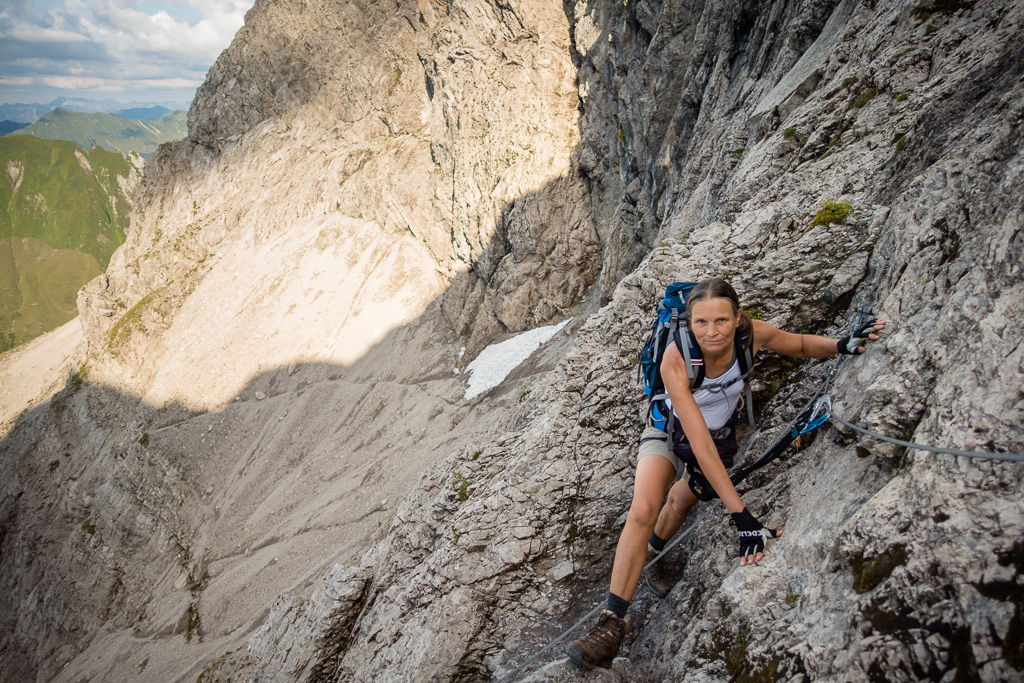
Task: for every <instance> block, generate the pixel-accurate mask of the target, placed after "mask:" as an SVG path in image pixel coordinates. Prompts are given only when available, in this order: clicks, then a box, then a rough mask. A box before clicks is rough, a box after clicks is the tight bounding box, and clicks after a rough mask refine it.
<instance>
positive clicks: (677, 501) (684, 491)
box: [666, 479, 697, 515]
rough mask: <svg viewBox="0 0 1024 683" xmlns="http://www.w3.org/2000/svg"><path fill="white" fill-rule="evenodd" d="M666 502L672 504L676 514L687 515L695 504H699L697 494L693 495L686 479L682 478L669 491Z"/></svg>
mask: <svg viewBox="0 0 1024 683" xmlns="http://www.w3.org/2000/svg"><path fill="white" fill-rule="evenodd" d="M666 504H668V505H670V506H672V510H673V511H675V513H676V514H679V515H685V514H686V513H688V512H689V511H690V508H692V507H693V506H694V505H696V504H697V496H695V495H693V491H691V490H690V486H689V484H687V483H686V480H684V479H680V480H679V481H678V482H676V484H675V486H673V487H672V489H671V490H670V491H669V492H668V500H667V501H666Z"/></svg>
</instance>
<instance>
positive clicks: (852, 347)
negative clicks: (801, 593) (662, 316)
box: [567, 278, 885, 668]
mask: <svg viewBox="0 0 1024 683" xmlns="http://www.w3.org/2000/svg"><path fill="white" fill-rule="evenodd" d="M686 308H687V310H688V311H689V327H690V331H691V332H692V340H695V341H696V343H697V347H698V349H699V352H700V353H699V355H700V357H701V358H702V359H703V364H704V371H705V379H704V380H703V382H702V383H701V385H700V387H699V388H697V389H695V390H694V391H692V392H691V390H690V380H689V378H688V375H687V370H686V361H685V360H684V358H683V351H682V350H680V348H679V346H678V345H677V343H675V342H673V343H671V344H670V345H669V346H668V348H667V349H666V350H665V355H664V358H663V360H662V362H661V377H662V379H663V380H664V383H665V387H666V389H667V392H668V396H669V399H670V406H671V410H672V413H673V417H674V418H675V419H676V420H677V423H676V425H677V426H676V428H675V430H669V431H670V432H672V433H674V434H676V435H678V436H677V438H676V439H674V441H675V442H676V443H675V444H672V443H669V436H668V433H666V431H664V430H662V429H659V428H658V427H656V426H654V425H653V424H652V423H651V419H650V417H648V422H647V426H646V428H645V429H644V432H643V434H642V436H641V439H640V452H639V457H638V460H637V466H636V475H635V480H634V484H633V502H632V504H631V505H630V507H629V514H628V515H627V517H626V524H625V526H624V527H623V529H622V533H621V535H620V536H619V543H618V546H617V548H616V550H615V560H614V563H613V565H612V578H611V585H610V587H609V592H608V602H607V605H606V608H605V609H604V610H602V612H601V614H600V616H599V618H598V622H597V625H596V626H595V627H594V628H593V629H592V630H591V631H590V633H588V634H587V635H586V636H584V637H583V638H582V639H579V640H574V641H573V642H572V643H571V644H570V645H569V647H568V648H567V651H568V654H569V656H570V657H571V658H572V659H573V660H574V661H576V662H577V663H579V664H582V665H583V666H586V667H590V668H592V667H595V666H599V667H604V668H608V667H610V666H611V664H612V661H613V660H614V659H615V655H616V653H617V652H618V651H619V647H620V646H621V645H622V641H623V638H624V637H625V635H626V632H627V631H628V630H629V622H628V621H626V610H627V609H628V608H629V604H630V600H631V599H632V597H633V593H634V591H635V590H636V587H637V583H638V582H639V580H640V576H641V574H642V573H643V567H644V565H645V564H646V563H647V561H648V558H653V557H654V556H655V555H657V554H658V553H660V552H661V551H662V550H663V549H664V547H665V544H666V543H667V542H668V540H669V539H671V538H672V536H673V535H674V534H675V533H676V531H678V530H679V528H680V527H681V526H682V525H683V522H684V521H686V516H687V514H688V513H689V511H690V508H692V507H693V506H694V504H695V503H696V502H697V497H696V496H695V495H694V493H693V491H691V490H690V486H689V485H688V483H687V482H686V481H685V480H683V479H681V475H682V473H683V471H684V468H685V467H686V465H689V466H690V468H691V470H694V469H695V470H699V472H698V475H699V476H700V475H702V476H703V478H704V479H705V480H706V481H707V482H708V483H709V484H710V485H711V486H712V487H713V488H714V490H715V492H716V493H717V494H718V496H719V497H720V498H721V499H722V502H723V503H724V504H725V506H726V508H728V510H729V513H730V515H731V517H732V524H733V525H734V526H735V527H736V531H737V532H738V534H739V541H740V565H741V566H746V565H752V564H754V563H756V562H758V561H760V560H761V558H762V556H763V553H762V551H763V550H764V538H765V536H769V537H772V538H774V537H777V536H780V535H781V534H782V530H781V529H780V530H778V531H776V530H774V529H766V528H765V527H764V526H763V525H762V524H761V523H760V522H759V521H757V519H756V518H755V517H754V516H753V515H752V514H751V513H750V512H749V511H748V510H747V509H746V508H745V507H744V505H743V501H742V500H741V499H740V497H739V494H737V493H736V489H735V487H734V486H733V484H732V481H731V479H730V478H729V473H728V472H727V471H726V467H727V465H731V464H732V455H733V454H735V453H736V451H737V445H736V435H735V430H734V428H733V427H734V424H735V419H736V413H737V408H738V406H739V401H740V396H741V394H742V393H743V386H742V384H743V383H742V382H740V381H737V378H739V377H740V375H741V370H740V362H739V361H740V359H739V358H738V357H737V356H738V353H737V350H738V349H740V350H742V348H743V345H744V344H745V345H747V346H748V347H749V348H750V350H751V352H752V354H756V353H757V352H758V351H759V350H760V349H762V348H766V349H770V350H772V351H775V352H777V353H780V354H782V355H785V356H791V357H793V358H829V357H831V356H835V355H836V354H840V353H845V354H859V353H863V352H864V344H865V343H866V342H867V341H868V340H877V339H878V338H879V336H878V334H877V333H878V332H881V331H882V330H883V329H884V328H885V322H884V321H875V320H872V321H869V322H868V323H866V324H864V325H863V326H861V327H860V329H857V330H854V331H853V334H852V335H851V336H849V337H844V338H842V339H830V338H828V337H821V336H818V335H810V334H794V333H792V332H785V331H783V330H780V329H778V328H776V327H773V326H772V325H769V324H768V323H766V322H763V321H761V320H751V318H750V316H748V315H747V314H746V312H745V311H743V310H742V309H741V308H740V305H739V297H737V295H736V291H735V290H734V289H733V288H732V286H731V285H730V284H729V283H728V282H726V281H725V280H723V279H721V278H712V279H709V280H704V281H703V282H700V283H698V284H697V285H696V286H695V287H694V288H693V290H692V291H691V292H690V296H689V298H688V300H687V307H686ZM737 335H738V337H737ZM683 338H684V339H685V335H684V337H683ZM737 339H739V341H740V344H737ZM692 340H691V343H692ZM695 360H697V361H698V362H699V359H695ZM680 427H681V429H680ZM680 431H681V432H682V434H680V433H679V432H680ZM723 458H724V459H725V460H726V462H723ZM670 487H671V488H670ZM666 491H668V497H667V500H666V498H665V492H666ZM663 500H665V502H666V504H665V505H664V506H662V501H663ZM663 566H664V565H663V563H660V562H658V563H655V564H653V565H651V567H650V568H649V569H648V571H647V572H646V580H647V583H648V585H649V586H650V588H651V590H652V591H653V592H654V593H655V595H657V596H658V597H664V596H665V595H666V594H667V593H668V591H669V590H671V588H672V586H673V585H674V584H675V582H676V579H675V578H674V577H671V576H668V575H667V574H666V572H665V571H664V568H663Z"/></svg>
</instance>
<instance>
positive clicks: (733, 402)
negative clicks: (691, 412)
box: [666, 358, 743, 432]
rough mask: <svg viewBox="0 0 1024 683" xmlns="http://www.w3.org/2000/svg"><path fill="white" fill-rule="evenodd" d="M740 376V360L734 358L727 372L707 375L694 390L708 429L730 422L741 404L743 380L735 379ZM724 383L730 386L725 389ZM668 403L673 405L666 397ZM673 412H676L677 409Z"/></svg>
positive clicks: (720, 426)
mask: <svg viewBox="0 0 1024 683" xmlns="http://www.w3.org/2000/svg"><path fill="white" fill-rule="evenodd" d="M739 376H740V362H739V360H737V359H735V358H734V359H733V361H732V365H730V366H729V368H728V369H727V370H726V371H725V372H723V373H722V374H721V375H719V376H718V377H715V378H710V377H705V378H704V381H703V382H701V385H700V387H698V388H697V389H696V390H694V392H693V400H694V401H696V402H697V407H698V408H700V414H701V415H703V416H704V422H705V423H707V425H708V431H711V432H714V431H717V430H719V429H721V428H722V427H724V426H725V425H727V424H729V419H730V418H731V417H732V415H733V413H735V412H736V406H738V405H739V403H740V396H741V395H742V394H743V382H736V381H734V380H735V379H736V378H737V377H739ZM729 382H732V384H729ZM723 384H729V386H727V387H725V388H724V389H723V388H722V385H723ZM666 403H668V405H669V406H671V405H672V401H671V400H668V399H666ZM672 413H673V414H676V411H675V409H673V410H672ZM676 417H679V416H678V415H676Z"/></svg>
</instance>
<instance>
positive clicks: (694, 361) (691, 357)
mask: <svg viewBox="0 0 1024 683" xmlns="http://www.w3.org/2000/svg"><path fill="white" fill-rule="evenodd" d="M676 344H677V345H678V346H679V350H680V351H681V352H682V354H683V359H684V360H685V361H686V376H687V377H689V378H690V391H693V390H694V389H696V388H698V387H699V386H700V385H701V384H703V383H704V356H702V355H701V353H700V347H699V346H697V338H696V337H694V336H693V332H691V331H690V329H689V328H688V327H687V328H686V339H685V340H684V339H683V335H682V333H681V332H680V331H678V330H677V331H676Z"/></svg>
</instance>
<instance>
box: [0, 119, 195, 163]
mask: <svg viewBox="0 0 1024 683" xmlns="http://www.w3.org/2000/svg"><path fill="white" fill-rule="evenodd" d="M187 116H188V115H187V113H186V112H183V111H178V112H171V113H170V114H168V115H167V116H164V117H163V118H161V119H157V120H156V121H139V120H138V119H127V118H123V117H121V116H113V115H112V114H101V113H95V114H83V113H80V112H72V111H68V110H67V109H62V108H60V107H58V108H56V109H54V110H53V111H51V112H50V113H48V114H46V115H45V116H43V117H42V118H40V119H39V120H38V121H36V122H35V123H33V124H31V125H29V126H26V127H24V128H21V129H20V130H16V131H14V132H13V133H10V134H9V135H10V136H16V135H32V136H34V137H37V138H41V139H44V140H68V141H70V142H73V143H75V144H76V145H78V146H79V147H81V148H82V149H92V148H93V147H97V146H99V147H103V148H105V149H107V150H110V151H118V152H123V153H125V154H127V153H128V152H130V151H135V152H138V153H139V154H140V155H142V157H143V158H146V159H148V158H149V157H150V156H151V155H152V154H153V152H155V151H156V148H157V147H159V146H160V145H161V144H163V143H165V142H170V141H171V140H180V139H181V138H183V137H185V134H186V133H187V132H188V124H187V122H186V119H187Z"/></svg>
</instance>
